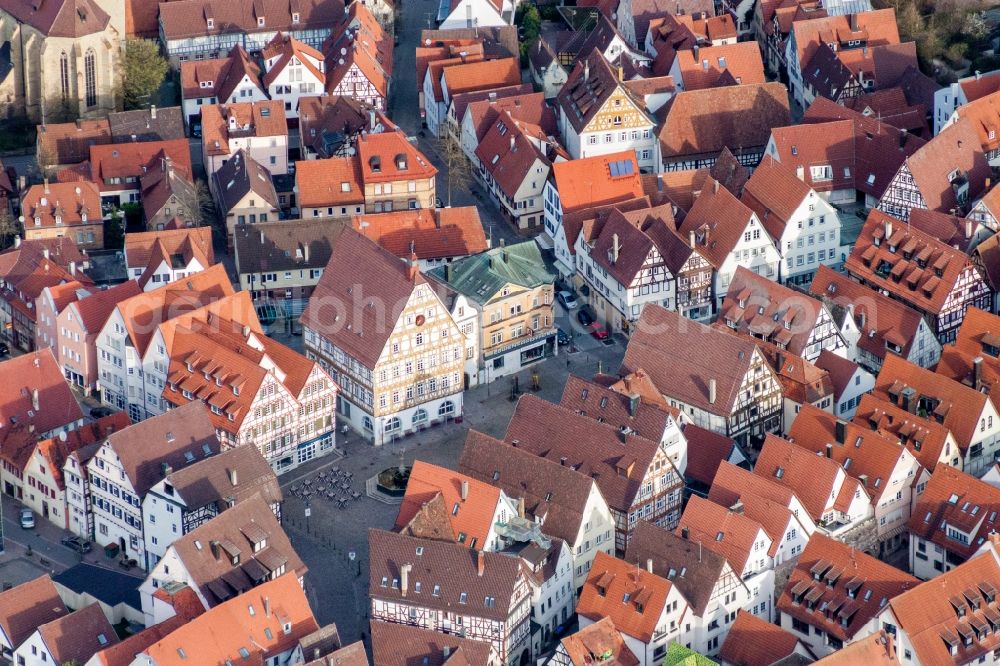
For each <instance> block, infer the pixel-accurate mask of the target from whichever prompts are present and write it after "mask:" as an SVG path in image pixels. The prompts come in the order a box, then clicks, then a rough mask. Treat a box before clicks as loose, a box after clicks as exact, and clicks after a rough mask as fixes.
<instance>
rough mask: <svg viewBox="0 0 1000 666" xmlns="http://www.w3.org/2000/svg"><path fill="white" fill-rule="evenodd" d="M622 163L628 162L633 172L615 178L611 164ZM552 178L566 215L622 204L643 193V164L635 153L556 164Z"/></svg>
mask: <svg viewBox="0 0 1000 666" xmlns="http://www.w3.org/2000/svg"><path fill="white" fill-rule="evenodd" d="M622 161H625V162H628V163H629V164H630V165H631V169H630V170H628V171H626V172H625V175H617V176H613V175H611V167H610V165H611V163H613V162H622ZM552 175H553V177H554V178H555V183H556V189H557V190H558V192H559V201H560V204H561V205H562V210H563V214H564V215H565V214H567V213H570V212H573V211H575V210H579V209H581V208H591V207H594V206H602V205H606V204H611V203H619V202H622V201H626V200H628V199H634V198H636V197H641V196H642V194H643V192H642V181H641V179H640V177H639V165H638V162H636V159H635V151H633V150H626V151H623V152H620V153H611V154H609V155H599V156H596V157H585V158H583V159H579V160H568V161H565V162H556V163H555V164H553V165H552Z"/></svg>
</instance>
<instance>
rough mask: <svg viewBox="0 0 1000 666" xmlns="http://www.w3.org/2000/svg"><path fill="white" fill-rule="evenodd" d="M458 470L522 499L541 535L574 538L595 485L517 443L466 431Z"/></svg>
mask: <svg viewBox="0 0 1000 666" xmlns="http://www.w3.org/2000/svg"><path fill="white" fill-rule="evenodd" d="M458 468H459V471H460V472H462V473H463V474H468V475H469V476H472V477H474V478H477V479H479V480H480V481H483V482H485V483H491V484H493V485H495V486H498V487H499V488H501V489H503V491H504V492H505V493H507V495H508V496H509V497H513V498H517V499H522V498H523V499H524V501H525V510H526V512H527V514H528V515H530V516H534V518H535V520H537V521H541V523H542V530H543V532H544V533H545V534H551V535H552V536H554V537H557V538H559V539H562V540H564V541H567V542H568V543H575V542H576V540H577V538H578V536H579V533H580V527H581V525H582V524H583V519H584V509H585V508H586V506H587V501H588V499H589V497H590V495H591V491H592V489H593V487H594V480H593V479H592V478H590V477H589V476H587V475H585V474H583V473H581V472H578V471H576V470H573V469H571V468H569V467H564V466H563V465H560V464H559V463H558V462H554V461H551V460H548V459H547V458H544V457H539V456H537V455H535V454H533V453H531V452H529V451H526V450H524V449H523V448H520V447H515V446H513V445H511V444H508V443H506V442H502V441H500V440H498V439H494V438H493V437H490V436H489V435H484V434H483V433H480V432H477V431H475V430H470V431H469V433H468V435H467V436H466V440H465V447H464V448H463V449H462V455H461V458H459V461H458Z"/></svg>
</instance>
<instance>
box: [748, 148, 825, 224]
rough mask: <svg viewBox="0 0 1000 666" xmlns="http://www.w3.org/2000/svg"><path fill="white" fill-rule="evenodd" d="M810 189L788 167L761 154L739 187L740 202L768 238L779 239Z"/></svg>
mask: <svg viewBox="0 0 1000 666" xmlns="http://www.w3.org/2000/svg"><path fill="white" fill-rule="evenodd" d="M810 192H811V190H810V188H809V186H808V185H806V184H805V183H804V182H803V181H801V180H799V179H798V178H797V177H796V176H795V171H794V169H792V168H791V167H790V166H787V165H785V164H783V163H781V162H778V161H777V160H775V159H774V158H772V157H771V156H770V155H765V156H764V158H763V159H762V160H761V161H760V164H759V165H758V166H757V168H756V169H754V171H753V175H752V176H750V179H749V180H748V181H747V183H746V185H745V186H744V188H743V196H742V198H741V201H742V202H743V203H744V204H746V205H747V206H748V207H749V208H750V209H751V210H753V211H754V212H755V213H757V217H758V218H759V219H760V221H761V224H763V225H764V228H765V229H767V232H768V233H769V234H771V237H772V238H775V239H778V240H780V239H781V237H782V234H784V231H785V226H786V225H787V224H788V222H789V220H790V219H791V218H792V216H793V215H794V214H795V211H796V210H797V209H798V208H799V206H801V205H802V202H803V201H805V200H806V199H807V198H808V197H809V195H810Z"/></svg>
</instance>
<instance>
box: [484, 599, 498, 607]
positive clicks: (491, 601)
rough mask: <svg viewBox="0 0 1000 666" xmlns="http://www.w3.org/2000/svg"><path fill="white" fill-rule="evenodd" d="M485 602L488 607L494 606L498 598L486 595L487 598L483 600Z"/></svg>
mask: <svg viewBox="0 0 1000 666" xmlns="http://www.w3.org/2000/svg"><path fill="white" fill-rule="evenodd" d="M483 603H484V604H485V605H486V607H487V608H493V607H495V606H496V605H497V600H496V598H494V597H486V599H484V600H483Z"/></svg>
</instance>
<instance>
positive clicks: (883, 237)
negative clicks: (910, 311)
mask: <svg viewBox="0 0 1000 666" xmlns="http://www.w3.org/2000/svg"><path fill="white" fill-rule="evenodd" d="M971 265H972V264H971V261H970V259H969V257H968V255H966V254H964V253H963V252H961V251H960V250H957V249H955V248H953V247H951V246H950V245H947V244H945V243H943V242H941V241H940V240H938V239H937V238H934V237H933V236H930V235H929V234H926V233H924V232H923V231H920V230H919V229H917V228H916V227H913V226H912V225H907V224H905V223H904V222H901V221H899V220H897V219H895V218H893V217H890V216H889V215H886V214H885V213H883V212H881V211H879V210H878V209H873V210H872V211H871V213H869V215H868V220H867V221H866V222H865V225H864V227H862V229H861V233H860V234H859V235H858V239H857V241H855V244H854V251H853V252H851V255H850V256H849V257H848V258H847V261H846V262H845V264H844V267H845V268H846V269H847V272H848V273H850V274H851V275H852V276H855V277H857V278H860V279H861V280H864V281H865V282H866V283H867V284H870V285H872V286H873V287H875V288H877V289H884V290H885V291H887V292H889V293H890V294H892V295H894V296H895V297H896V298H897V299H899V300H901V301H903V302H904V303H906V304H908V305H911V306H913V307H914V308H916V309H917V310H920V311H921V312H925V313H929V314H932V315H939V314H941V312H942V310H943V308H944V306H945V303H946V302H947V300H948V298H949V297H951V296H952V294H954V293H955V292H956V290H958V289H959V285H958V280H959V277H960V276H961V275H962V273H963V272H965V270H966V269H967V268H969V267H971Z"/></svg>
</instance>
